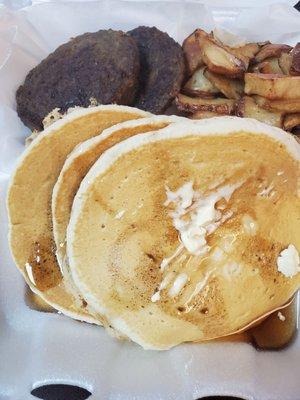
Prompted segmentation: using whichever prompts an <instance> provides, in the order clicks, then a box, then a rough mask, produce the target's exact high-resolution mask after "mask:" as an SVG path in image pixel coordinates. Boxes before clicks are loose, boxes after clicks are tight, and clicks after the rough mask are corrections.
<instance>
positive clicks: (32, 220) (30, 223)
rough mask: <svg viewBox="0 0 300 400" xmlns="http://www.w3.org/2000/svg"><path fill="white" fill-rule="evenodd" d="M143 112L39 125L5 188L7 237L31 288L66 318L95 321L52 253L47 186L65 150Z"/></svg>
mask: <svg viewBox="0 0 300 400" xmlns="http://www.w3.org/2000/svg"><path fill="white" fill-rule="evenodd" d="M146 116H149V114H148V113H145V112H142V111H140V110H138V109H134V108H130V107H125V106H116V105H109V106H98V107H91V108H88V109H80V108H78V109H75V110H74V111H73V112H72V113H69V114H67V115H66V116H65V117H64V118H63V119H61V120H59V121H57V122H55V123H53V124H52V125H51V126H50V127H49V128H47V129H45V130H44V131H43V132H42V133H40V134H39V135H38V137H37V138H36V139H35V140H34V141H33V142H32V143H31V145H30V146H29V147H28V148H27V149H26V150H25V151H24V153H23V155H22V156H21V159H20V160H19V163H18V165H17V168H16V170H15V172H14V174H13V176H12V179H11V182H10V187H9V191H8V198H7V206H8V213H9V222H10V230H9V240H10V246H11V251H12V254H13V257H14V260H15V262H16V264H17V266H18V268H19V269H20V271H21V272H22V274H23V276H24V278H25V280H26V282H27V283H28V285H29V286H30V287H31V289H32V290H33V291H34V292H35V293H38V294H39V295H40V296H41V297H42V298H43V299H44V300H45V301H46V302H47V303H49V304H50V305H52V306H53V307H54V308H56V309H57V310H59V311H61V312H63V313H65V314H66V315H69V316H71V317H74V318H77V319H80V320H84V321H88V322H96V323H99V321H96V320H95V318H93V317H92V316H90V315H89V313H88V312H87V311H86V303H85V301H84V300H81V299H77V298H76V297H74V295H73V294H72V293H71V292H69V291H68V289H67V288H66V286H65V282H64V278H63V276H62V273H61V270H60V268H59V265H58V263H57V260H56V257H55V246H54V240H53V234H52V222H51V197H52V190H53V186H54V184H55V182H56V180H57V178H58V176H59V173H60V170H61V168H62V166H63V164H64V162H65V159H66V158H67V156H68V154H69V153H70V152H71V151H72V150H73V149H74V147H75V146H76V145H78V144H79V143H80V142H82V141H85V140H87V139H89V138H91V137H93V136H96V135H99V134H100V133H101V132H102V131H103V130H104V129H106V128H108V127H110V126H112V125H115V124H117V123H119V122H123V121H127V120H130V119H137V118H142V117H146Z"/></svg>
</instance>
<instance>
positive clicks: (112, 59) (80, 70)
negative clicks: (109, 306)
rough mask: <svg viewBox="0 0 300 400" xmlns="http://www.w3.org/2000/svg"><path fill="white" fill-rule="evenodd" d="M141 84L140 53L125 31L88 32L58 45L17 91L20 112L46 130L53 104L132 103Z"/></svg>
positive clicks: (27, 122) (28, 122)
mask: <svg viewBox="0 0 300 400" xmlns="http://www.w3.org/2000/svg"><path fill="white" fill-rule="evenodd" d="M138 82H139V52H138V48H137V45H136V42H135V40H134V39H132V37H130V36H129V35H127V34H126V33H124V32H121V31H113V30H100V31H98V32H95V33H85V34H83V35H80V36H77V37H76V38H74V39H72V40H71V41H69V42H68V43H65V44H63V45H62V46H60V47H58V48H57V49H56V50H55V51H54V52H53V53H52V54H50V55H49V56H48V57H47V58H46V59H44V60H43V61H42V62H41V63H40V64H39V65H38V66H36V67H35V68H34V69H32V70H31V71H30V72H29V73H28V75H27V77H26V79H25V82H24V84H23V85H22V86H20V87H19V89H18V91H17V95H16V97H17V111H18V114H19V116H20V118H21V119H22V121H23V122H24V124H25V125H27V126H28V127H29V128H31V129H38V130H40V129H42V128H43V124H42V121H43V119H44V118H45V117H46V116H47V115H48V114H49V112H50V111H52V110H53V109H54V108H57V107H58V108H60V109H61V111H62V112H65V111H66V110H67V109H68V108H69V107H73V106H83V107H88V106H89V105H90V102H91V99H93V100H94V99H96V101H97V103H98V104H110V103H117V104H125V105H129V104H132V103H133V101H134V99H135V96H136V93H137V89H138Z"/></svg>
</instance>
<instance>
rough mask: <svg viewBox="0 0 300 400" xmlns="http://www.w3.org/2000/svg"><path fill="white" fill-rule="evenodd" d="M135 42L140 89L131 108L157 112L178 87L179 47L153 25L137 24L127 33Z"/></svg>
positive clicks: (181, 70)
mask: <svg viewBox="0 0 300 400" xmlns="http://www.w3.org/2000/svg"><path fill="white" fill-rule="evenodd" d="M128 33H129V35H130V36H131V37H133V38H134V39H135V40H136V42H137V45H138V48H139V53H140V62H141V72H140V89H139V94H138V97H137V99H136V101H135V103H134V105H135V107H138V108H141V109H142V110H147V111H150V112H152V113H153V114H160V113H162V112H164V111H165V110H166V108H167V107H168V106H169V105H170V104H171V102H172V100H173V99H174V98H175V96H176V95H177V93H178V92H179V90H180V87H181V84H182V82H183V79H184V73H185V66H184V59H183V53H182V49H181V46H180V45H179V44H178V43H176V42H175V41H174V40H173V39H172V38H171V37H170V36H169V35H168V34H167V33H164V32H161V31H160V30H158V29H157V28H155V27H152V28H149V27H146V26H139V27H138V28H136V29H133V30H132V31H130V32H128Z"/></svg>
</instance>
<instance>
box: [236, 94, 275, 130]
mask: <svg viewBox="0 0 300 400" xmlns="http://www.w3.org/2000/svg"><path fill="white" fill-rule="evenodd" d="M236 115H237V116H238V117H247V118H255V119H257V120H258V121H261V122H264V123H266V124H268V125H273V126H277V127H279V128H282V126H283V113H281V112H279V111H267V110H264V109H263V108H261V107H259V106H258V105H257V104H256V102H255V100H254V99H253V98H252V97H250V96H244V97H242V98H241V99H240V100H239V101H238V103H237V108H236Z"/></svg>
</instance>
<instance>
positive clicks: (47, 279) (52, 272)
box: [27, 237, 63, 291]
mask: <svg viewBox="0 0 300 400" xmlns="http://www.w3.org/2000/svg"><path fill="white" fill-rule="evenodd" d="M27 262H28V264H29V265H30V266H31V269H32V275H33V278H34V281H35V286H36V287H37V288H38V289H39V290H41V291H45V290H48V289H51V288H54V287H56V286H57V285H59V283H60V282H61V280H62V278H63V277H62V274H61V271H60V269H59V266H58V264H57V261H56V257H55V247H54V243H53V240H52V238H49V237H45V238H40V239H39V241H36V242H35V243H33V245H32V249H31V254H30V257H29V259H28V261H27Z"/></svg>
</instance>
